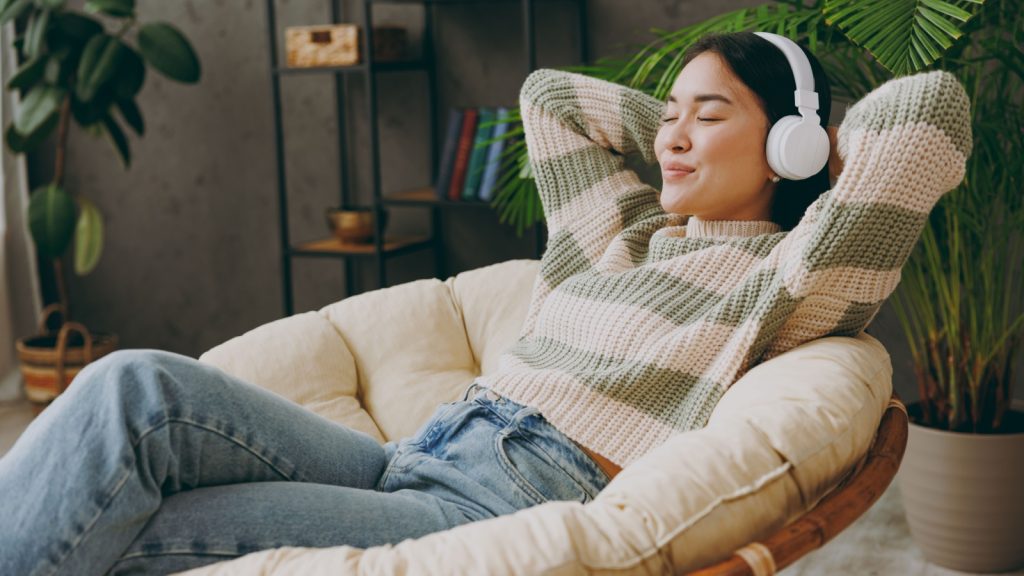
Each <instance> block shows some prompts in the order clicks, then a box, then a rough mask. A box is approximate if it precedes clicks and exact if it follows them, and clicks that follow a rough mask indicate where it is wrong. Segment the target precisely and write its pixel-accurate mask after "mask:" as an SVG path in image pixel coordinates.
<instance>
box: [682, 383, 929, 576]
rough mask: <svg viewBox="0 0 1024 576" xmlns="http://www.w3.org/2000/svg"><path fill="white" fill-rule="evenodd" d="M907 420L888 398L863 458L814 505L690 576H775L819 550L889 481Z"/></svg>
mask: <svg viewBox="0 0 1024 576" xmlns="http://www.w3.org/2000/svg"><path fill="white" fill-rule="evenodd" d="M908 422H909V417H908V414H907V408H906V406H904V405H903V402H901V401H900V400H899V398H897V397H896V396H893V397H892V398H890V400H889V406H888V407H887V409H886V411H885V414H884V415H883V416H882V422H881V423H880V424H879V425H878V432H877V433H876V434H875V438H874V439H873V440H872V442H871V447H870V448H869V449H868V453H867V454H866V455H865V457H864V459H863V460H861V461H860V462H859V463H858V464H857V466H856V467H854V468H853V469H852V470H851V471H850V473H849V474H848V475H847V477H846V478H845V479H844V480H843V481H841V482H840V483H839V485H838V486H837V487H836V488H835V490H833V491H832V492H831V493H829V495H828V496H826V497H825V498H824V499H823V500H822V501H821V502H819V503H818V505H817V506H815V507H814V508H813V509H811V510H809V511H808V512H807V513H805V514H804V515H803V516H801V517H800V518H798V519H797V520H796V521H795V522H792V523H791V524H788V525H786V527H785V528H782V529H780V530H778V531H776V532H775V533H774V534H772V535H771V536H769V537H767V538H765V539H763V540H760V541H755V542H751V543H749V544H747V545H745V546H743V547H742V548H740V549H738V550H736V551H735V552H734V553H733V555H732V556H731V557H730V558H729V559H727V560H723V561H721V562H717V563H715V564H712V565H710V566H707V567H705V568H701V569H699V570H695V571H693V572H690V573H689V574H690V576H755V575H756V576H761V575H766V574H775V573H776V572H777V571H779V570H782V569H784V568H786V567H787V566H789V565H791V564H793V563H794V562H796V561H797V560H799V559H801V558H803V557H804V556H805V555H806V554H808V553H810V552H812V551H814V550H816V549H818V548H821V547H822V546H824V545H825V543H827V542H828V541H829V540H832V538H835V537H836V535H838V534H839V533H840V532H842V531H843V530H845V529H846V528H847V527H849V526H850V525H851V524H853V523H854V522H855V521H856V520H857V519H858V518H860V517H861V516H862V515H863V514H864V513H865V512H867V511H868V510H869V509H870V508H871V506H873V505H874V503H875V502H876V501H877V500H878V499H879V498H880V497H881V496H882V494H883V493H884V492H885V491H886V489H887V488H888V487H889V484H891V483H892V480H893V478H894V477H895V476H896V472H897V471H898V470H899V468H900V463H901V462H902V461H903V454H904V452H905V451H906V448H907V434H908V432H909V429H908V427H909V424H908Z"/></svg>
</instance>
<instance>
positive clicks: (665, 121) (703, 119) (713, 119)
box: [661, 117, 721, 124]
mask: <svg viewBox="0 0 1024 576" xmlns="http://www.w3.org/2000/svg"><path fill="white" fill-rule="evenodd" d="M675 120H678V118H662V119H661V123H662V124H668V123H669V122H673V121H675ZM719 120H721V118H699V117H698V118H697V121H698V122H718V121H719Z"/></svg>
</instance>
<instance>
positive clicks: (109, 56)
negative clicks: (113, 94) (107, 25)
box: [75, 34, 123, 102]
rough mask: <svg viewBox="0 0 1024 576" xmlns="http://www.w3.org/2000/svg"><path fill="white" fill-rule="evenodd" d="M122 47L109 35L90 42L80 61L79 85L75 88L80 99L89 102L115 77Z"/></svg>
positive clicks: (98, 36) (97, 37) (93, 38)
mask: <svg viewBox="0 0 1024 576" xmlns="http://www.w3.org/2000/svg"><path fill="white" fill-rule="evenodd" d="M122 46H123V45H122V44H121V41H120V40H118V39H117V38H114V37H113V36H110V35H108V34H98V35H96V36H93V37H92V38H91V39H90V40H89V42H88V43H87V44H86V45H85V51H84V52H83V53H82V58H81V60H79V61H78V83H77V84H76V86H75V93H76V95H77V96H78V98H79V99H81V100H82V101H83V102H89V101H90V100H92V99H93V97H95V96H96V93H97V92H98V91H99V89H100V87H102V86H103V85H104V84H106V83H107V81H108V80H110V79H111V78H112V77H113V75H114V71H115V70H116V69H117V65H118V60H119V58H120V55H121V52H122Z"/></svg>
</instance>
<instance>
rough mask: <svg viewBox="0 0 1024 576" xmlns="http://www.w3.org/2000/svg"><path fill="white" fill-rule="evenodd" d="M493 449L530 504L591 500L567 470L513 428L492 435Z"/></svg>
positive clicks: (516, 486)
mask: <svg viewBox="0 0 1024 576" xmlns="http://www.w3.org/2000/svg"><path fill="white" fill-rule="evenodd" d="M494 451H495V455H496V456H497V458H498V462H499V464H500V465H501V467H502V469H503V470H504V472H505V474H506V475H507V476H508V478H509V480H510V481H511V483H512V485H513V486H514V487H515V488H517V489H518V491H519V493H520V494H522V495H523V496H525V497H526V498H527V499H528V500H530V501H532V502H533V503H535V504H543V503H545V502H550V501H575V502H580V503H584V504H585V503H587V502H589V501H590V500H591V496H590V494H589V493H588V492H587V491H586V490H585V489H584V488H583V487H582V486H580V484H579V482H577V481H576V479H575V478H573V477H572V475H571V474H570V473H568V472H566V470H565V469H564V468H563V467H562V466H560V465H559V464H558V463H556V462H555V461H554V459H553V458H552V457H551V455H550V454H548V453H547V452H546V451H545V450H544V449H542V448H541V447H540V446H538V445H537V444H536V443H534V442H532V441H530V439H529V438H527V437H526V436H525V435H524V434H523V433H522V432H521V431H520V430H519V429H517V428H516V427H509V428H506V429H504V430H502V431H501V432H500V433H498V434H497V435H495V438H494Z"/></svg>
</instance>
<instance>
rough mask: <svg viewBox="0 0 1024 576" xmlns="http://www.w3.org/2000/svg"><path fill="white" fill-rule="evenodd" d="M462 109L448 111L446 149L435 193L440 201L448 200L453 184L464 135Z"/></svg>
mask: <svg viewBox="0 0 1024 576" xmlns="http://www.w3.org/2000/svg"><path fill="white" fill-rule="evenodd" d="M462 118H463V110H462V108H455V107H454V106H453V107H452V108H449V109H448V127H447V128H446V129H445V136H444V148H443V149H442V150H441V158H440V162H441V165H440V166H438V171H437V183H436V184H435V185H434V191H435V192H436V193H437V199H438V200H444V199H446V198H448V187H449V186H450V185H451V182H452V167H453V166H454V165H455V154H456V152H458V150H459V135H460V134H461V133H462Z"/></svg>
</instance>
